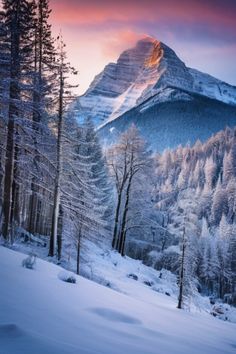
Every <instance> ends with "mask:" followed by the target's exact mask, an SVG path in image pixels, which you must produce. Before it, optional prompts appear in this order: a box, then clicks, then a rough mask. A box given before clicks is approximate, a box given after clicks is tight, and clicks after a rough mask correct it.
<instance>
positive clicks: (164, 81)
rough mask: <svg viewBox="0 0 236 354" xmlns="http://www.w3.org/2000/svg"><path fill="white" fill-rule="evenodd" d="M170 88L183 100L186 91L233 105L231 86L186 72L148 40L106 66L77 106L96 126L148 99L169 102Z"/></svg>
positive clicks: (164, 47) (171, 54)
mask: <svg viewBox="0 0 236 354" xmlns="http://www.w3.org/2000/svg"><path fill="white" fill-rule="evenodd" d="M170 88H171V89H172V90H173V88H174V89H178V90H183V93H182V95H183V99H185V98H186V91H188V92H195V93H200V94H201V95H204V96H207V97H210V98H215V99H217V100H220V101H223V102H225V103H228V104H236V88H235V87H234V86H230V85H228V84H225V83H223V82H221V81H220V80H217V79H215V78H213V77H211V76H209V75H206V74H203V73H201V72H199V71H197V70H194V69H189V68H187V67H186V66H185V64H184V63H183V62H182V61H181V60H180V59H179V58H178V56H177V55H176V53H175V52H174V51H173V50H172V49H171V48H169V47H168V46H167V45H165V44H164V43H162V42H160V41H158V40H157V39H155V38H153V37H150V36H145V37H144V38H142V39H141V40H139V41H138V42H137V43H136V45H135V47H134V48H131V49H128V50H125V51H124V52H123V53H121V55H120V56H119V58H118V60H117V62H116V63H110V64H108V65H107V66H106V67H105V68H104V70H103V71H102V72H101V73H100V74H99V75H97V76H96V77H95V79H94V80H93V82H92V83H91V85H90V87H89V89H88V90H87V92H86V93H85V94H84V95H83V96H81V97H79V98H78V103H79V105H80V107H82V109H83V114H84V115H89V116H91V117H92V118H93V120H94V122H95V124H96V125H97V126H100V125H103V124H105V123H107V122H108V121H111V120H113V119H115V118H117V117H119V116H120V115H122V114H123V113H125V112H127V111H129V110H130V109H132V108H134V107H136V106H138V105H140V104H141V103H143V102H145V101H146V100H148V99H149V98H151V97H154V96H157V100H160V102H163V101H172V99H173V95H172V94H171V92H172V90H170ZM166 90H167V91H166ZM180 96H181V92H180V94H179V95H178V98H179V99H180V98H181V97H180Z"/></svg>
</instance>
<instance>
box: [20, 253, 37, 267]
mask: <svg viewBox="0 0 236 354" xmlns="http://www.w3.org/2000/svg"><path fill="white" fill-rule="evenodd" d="M36 257H37V256H36V254H34V253H31V254H30V255H29V256H28V257H27V258H25V259H23V261H22V267H24V268H27V269H34V267H35V264H36Z"/></svg>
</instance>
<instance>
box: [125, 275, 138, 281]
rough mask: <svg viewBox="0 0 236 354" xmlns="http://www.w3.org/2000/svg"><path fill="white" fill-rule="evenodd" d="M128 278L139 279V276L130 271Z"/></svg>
mask: <svg viewBox="0 0 236 354" xmlns="http://www.w3.org/2000/svg"><path fill="white" fill-rule="evenodd" d="M127 277H128V278H131V279H134V280H138V276H137V275H136V274H133V273H130V274H128V275H127Z"/></svg>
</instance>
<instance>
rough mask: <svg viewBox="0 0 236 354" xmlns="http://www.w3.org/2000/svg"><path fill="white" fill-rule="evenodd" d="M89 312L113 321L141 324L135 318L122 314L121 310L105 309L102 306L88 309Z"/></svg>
mask: <svg viewBox="0 0 236 354" xmlns="http://www.w3.org/2000/svg"><path fill="white" fill-rule="evenodd" d="M89 311H90V312H93V313H95V314H96V315H98V316H100V317H103V318H105V319H107V320H109V321H113V322H123V323H128V324H141V323H142V322H141V321H140V320H138V319H137V318H134V317H131V316H128V315H125V314H123V313H122V312H119V311H115V310H111V309H106V308H102V307H98V308H92V309H89Z"/></svg>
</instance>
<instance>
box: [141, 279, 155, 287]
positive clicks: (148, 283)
mask: <svg viewBox="0 0 236 354" xmlns="http://www.w3.org/2000/svg"><path fill="white" fill-rule="evenodd" d="M143 283H144V284H145V285H147V286H150V287H151V286H153V285H154V283H153V282H152V281H149V280H144V282H143Z"/></svg>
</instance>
